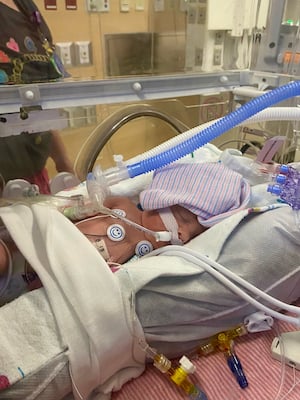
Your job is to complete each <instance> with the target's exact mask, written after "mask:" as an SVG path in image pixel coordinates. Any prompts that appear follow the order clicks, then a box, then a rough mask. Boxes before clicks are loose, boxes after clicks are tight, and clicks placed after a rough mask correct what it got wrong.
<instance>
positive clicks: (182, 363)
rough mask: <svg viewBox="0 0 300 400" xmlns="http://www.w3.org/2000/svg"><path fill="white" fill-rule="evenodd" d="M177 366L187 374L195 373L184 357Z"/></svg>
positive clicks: (192, 365) (194, 368)
mask: <svg viewBox="0 0 300 400" xmlns="http://www.w3.org/2000/svg"><path fill="white" fill-rule="evenodd" d="M179 364H180V366H181V368H182V369H183V370H184V371H185V372H186V373H187V374H193V373H194V372H195V371H196V367H195V365H194V364H193V363H192V362H191V361H190V360H189V359H188V358H187V357H186V356H182V357H181V359H180V360H179Z"/></svg>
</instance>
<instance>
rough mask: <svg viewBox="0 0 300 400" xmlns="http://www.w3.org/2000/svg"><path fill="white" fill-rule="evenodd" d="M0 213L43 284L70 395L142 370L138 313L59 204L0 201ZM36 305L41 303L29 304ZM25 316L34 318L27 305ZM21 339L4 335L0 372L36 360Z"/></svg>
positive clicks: (16, 372) (13, 374)
mask: <svg viewBox="0 0 300 400" xmlns="http://www.w3.org/2000/svg"><path fill="white" fill-rule="evenodd" d="M0 215H1V218H2V220H3V221H4V223H5V225H6V227H7V229H8V230H9V232H10V235H11V236H12V238H13V240H14V241H15V242H16V243H17V245H18V247H19V249H20V251H21V252H22V253H23V254H24V256H25V257H26V259H27V260H28V262H30V264H31V265H32V266H33V268H34V269H35V271H36V272H37V273H38V274H39V276H40V278H41V280H42V282H43V284H44V287H45V291H46V293H47V298H48V301H49V303H50V306H51V311H52V312H53V314H54V316H55V322H56V324H57V329H58V336H59V338H60V347H59V348H58V343H57V339H56V341H55V348H56V349H59V351H62V350H61V349H62V348H64V347H66V348H67V354H68V358H69V362H70V373H71V375H72V378H73V384H74V386H73V388H74V389H73V393H74V396H75V398H76V399H87V398H88V396H89V395H90V394H91V392H92V391H93V389H95V388H96V387H98V386H99V385H104V384H105V385H106V387H107V388H108V389H105V390H104V392H105V391H106V390H107V391H108V392H110V391H111V390H112V388H113V387H114V386H118V385H121V384H122V382H124V381H126V380H127V379H129V378H132V376H137V375H138V374H140V373H141V372H142V371H143V369H144V358H145V355H144V353H143V351H142V350H141V349H140V347H139V346H138V345H137V344H136V341H137V340H138V338H142V339H143V331H142V329H141V327H140V326H139V323H138V321H137V322H136V323H135V324H134V326H133V324H132V310H131V308H130V306H131V304H130V303H129V301H128V302H127V303H126V301H124V299H123V297H122V294H121V290H120V287H119V285H118V282H117V280H116V278H115V277H114V274H113V273H112V272H111V271H110V269H109V267H108V266H107V264H106V263H105V262H104V260H103V259H102V258H101V257H100V256H99V254H98V252H97V251H96V250H95V249H94V248H93V246H92V245H91V244H90V242H89V241H88V240H87V239H86V238H85V237H83V235H82V234H81V233H80V232H79V231H78V229H77V228H75V227H74V225H73V224H72V223H71V222H70V221H69V220H67V219H66V218H65V217H64V216H63V215H62V214H60V213H59V212H58V211H57V210H55V209H51V208H48V207H45V206H43V205H38V204H36V205H33V206H32V207H27V206H25V205H22V204H17V205H14V206H12V207H7V208H2V209H0ZM20 301H22V299H20ZM126 304H127V306H126ZM35 307H38V304H36V303H35V304H34V305H33V312H34V309H35ZM4 310H5V309H4ZM1 311H2V310H1ZM26 318H28V320H30V321H31V323H37V321H33V320H31V318H30V316H29V315H28V313H27V315H26ZM41 320H43V319H41ZM14 322H15V323H17V321H16V320H15V319H14ZM10 326H12V327H13V325H9V326H7V324H6V328H8V329H9V327H10ZM20 329H23V328H20ZM1 331H2V333H3V329H1ZM37 332H38V333H39V334H40V333H41V331H40V330H37ZM9 333H10V335H13V331H11V330H9ZM23 334H24V335H25V336H26V332H23ZM53 340H54V339H53ZM53 340H52V341H53ZM43 343H44V344H45V342H44V341H43ZM20 344H21V347H20V346H18V347H16V348H14V349H13V348H12V346H9V345H8V343H7V347H5V348H2V349H1V364H2V365H1V373H2V375H5V376H6V377H7V379H8V380H9V382H14V381H16V380H17V378H20V374H21V375H22V374H25V373H26V374H27V373H30V372H33V371H34V369H35V368H37V362H38V361H34V360H32V359H33V358H34V354H33V353H34V352H35V350H34V351H31V353H30V354H24V347H22V342H21V343H20ZM14 345H16V343H14ZM23 345H24V343H23ZM46 345H47V344H46ZM47 346H48V345H47ZM17 349H18V350H17ZM50 355H51V353H50ZM14 356H16V357H14ZM24 356H25V358H26V357H29V358H30V359H31V360H29V361H28V360H27V358H26V360H24ZM48 356H49V353H48ZM11 358H14V360H13V361H12V360H11ZM39 362H40V363H42V362H43V359H41V358H39ZM31 363H32V365H31ZM126 368H127V370H126ZM99 391H100V392H101V389H99Z"/></svg>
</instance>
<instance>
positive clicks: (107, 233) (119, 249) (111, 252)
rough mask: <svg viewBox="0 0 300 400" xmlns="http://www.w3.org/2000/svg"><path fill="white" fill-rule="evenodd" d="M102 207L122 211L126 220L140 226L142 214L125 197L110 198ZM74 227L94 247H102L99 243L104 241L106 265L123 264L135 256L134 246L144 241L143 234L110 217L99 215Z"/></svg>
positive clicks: (101, 243)
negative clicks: (94, 245)
mask: <svg viewBox="0 0 300 400" xmlns="http://www.w3.org/2000/svg"><path fill="white" fill-rule="evenodd" d="M104 206H105V207H108V208H110V209H112V210H122V211H124V212H125V214H126V215H125V216H126V218H128V219H129V220H131V221H134V222H136V223H138V224H140V225H141V224H142V221H141V219H142V217H141V215H142V212H141V211H140V210H139V209H138V208H137V207H136V205H135V204H134V203H133V202H131V201H130V200H129V199H127V198H126V197H110V198H108V199H107V200H106V201H105V202H104ZM76 225H77V227H78V229H79V230H80V231H81V232H82V233H83V234H84V235H86V236H87V237H88V239H89V240H90V241H91V242H93V243H94V244H96V247H99V246H100V247H101V246H103V242H101V241H102V240H103V241H104V246H105V247H106V250H107V257H105V258H107V260H106V261H107V262H108V263H117V264H123V263H124V262H126V261H127V260H129V259H130V258H131V257H132V256H133V255H134V254H135V247H136V244H137V243H138V242H139V241H141V240H144V239H145V237H144V234H143V233H142V232H140V231H139V230H137V229H136V228H134V227H132V226H130V225H128V224H126V223H125V222H123V221H121V220H120V219H118V218H114V217H110V216H104V215H99V216H96V217H92V218H89V219H86V220H84V221H80V222H79V223H77V224H76Z"/></svg>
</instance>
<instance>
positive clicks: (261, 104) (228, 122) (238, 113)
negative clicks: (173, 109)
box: [126, 81, 300, 178]
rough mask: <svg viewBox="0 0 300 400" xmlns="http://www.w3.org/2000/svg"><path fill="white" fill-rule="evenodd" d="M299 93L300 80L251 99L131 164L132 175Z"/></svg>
mask: <svg viewBox="0 0 300 400" xmlns="http://www.w3.org/2000/svg"><path fill="white" fill-rule="evenodd" d="M299 95H300V81H293V82H289V83H288V84H286V85H283V86H280V87H278V88H276V89H273V90H270V91H269V92H267V93H265V94H263V95H261V96H259V97H256V98H254V99H252V100H250V101H249V102H247V103H246V104H244V105H243V106H241V107H240V108H238V109H236V110H235V111H233V112H231V113H230V114H228V115H225V116H224V117H223V118H221V119H219V120H217V121H216V122H215V123H213V124H212V125H210V126H208V127H207V128H205V129H203V130H202V131H201V132H199V133H198V134H195V135H194V136H193V137H190V138H188V139H187V140H185V141H183V142H181V143H178V144H176V145H175V146H174V147H172V148H169V149H167V150H165V151H163V152H162V153H159V154H156V155H155V156H152V157H149V158H147V159H145V160H141V161H138V162H136V163H133V164H129V165H127V166H126V168H127V172H128V176H129V177H130V178H133V177H135V176H138V175H142V174H145V173H147V172H150V171H154V170H155V169H157V168H161V167H163V166H165V165H168V164H170V163H172V162H174V161H177V160H179V159H180V158H182V157H184V156H186V155H188V154H189V153H192V152H193V151H195V150H196V149H198V148H200V147H201V146H203V145H205V144H206V143H209V142H210V141H212V140H214V139H216V138H217V137H218V136H220V135H222V134H223V133H224V132H227V131H228V130H230V129H232V128H234V127H235V126H237V125H239V124H240V123H242V122H243V121H245V120H246V119H248V118H250V117H252V116H253V115H255V114H257V113H258V112H260V111H261V110H263V109H265V108H267V107H270V106H272V105H274V104H277V103H279V102H281V101H284V100H286V99H289V98H291V97H294V96H299Z"/></svg>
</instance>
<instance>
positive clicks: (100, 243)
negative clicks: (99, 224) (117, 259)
mask: <svg viewBox="0 0 300 400" xmlns="http://www.w3.org/2000/svg"><path fill="white" fill-rule="evenodd" d="M93 245H94V246H95V247H96V249H97V250H98V252H99V253H100V254H101V256H102V257H103V258H104V260H105V261H107V260H109V258H110V256H109V252H108V250H107V247H106V244H105V241H104V240H103V239H96V240H95V242H93Z"/></svg>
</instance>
